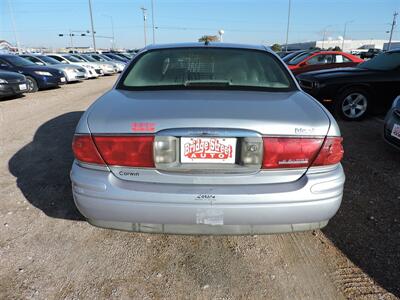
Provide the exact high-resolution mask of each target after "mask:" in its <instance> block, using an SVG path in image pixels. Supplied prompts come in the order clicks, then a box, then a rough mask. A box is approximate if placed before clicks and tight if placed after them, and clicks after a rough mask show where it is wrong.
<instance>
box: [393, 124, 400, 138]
mask: <svg viewBox="0 0 400 300" xmlns="http://www.w3.org/2000/svg"><path fill="white" fill-rule="evenodd" d="M392 136H394V137H395V138H398V139H399V140H400V125H399V124H394V126H393V129H392Z"/></svg>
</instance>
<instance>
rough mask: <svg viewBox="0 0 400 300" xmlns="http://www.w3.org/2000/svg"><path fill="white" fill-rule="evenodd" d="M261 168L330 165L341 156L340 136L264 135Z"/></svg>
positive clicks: (338, 160)
mask: <svg viewBox="0 0 400 300" xmlns="http://www.w3.org/2000/svg"><path fill="white" fill-rule="evenodd" d="M263 141H264V159H263V163H262V168H263V169H279V168H307V167H309V166H310V165H312V166H324V165H331V164H336V163H338V162H340V160H341V159H342V157H343V147H342V144H341V142H342V138H340V137H328V138H326V139H325V138H307V137H304V138H290V137H265V138H263Z"/></svg>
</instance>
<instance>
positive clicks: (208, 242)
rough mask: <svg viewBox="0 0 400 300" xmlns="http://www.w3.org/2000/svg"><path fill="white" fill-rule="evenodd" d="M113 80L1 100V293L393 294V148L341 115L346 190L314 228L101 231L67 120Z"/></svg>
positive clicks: (399, 273) (398, 276)
mask: <svg viewBox="0 0 400 300" xmlns="http://www.w3.org/2000/svg"><path fill="white" fill-rule="evenodd" d="M115 79H116V77H106V78H99V79H96V80H90V81H86V82H82V83H78V84H71V85H67V86H63V87H62V88H60V89H54V90H49V91H44V92H39V93H36V94H31V95H27V96H25V97H22V98H19V99H14V100H9V101H2V102H0V162H1V165H0V178H1V179H0V191H1V195H2V197H1V201H0V217H1V223H0V299H21V298H29V299H30V298H33V299H44V298H46V299H64V298H65V299H95V298H107V299H108V298H224V299H225V298H239V297H240V298H261V297H263V298H269V299H293V298H295V299H344V298H348V299H396V296H397V297H399V296H400V185H399V182H400V155H399V152H396V151H395V150H393V149H391V148H390V147H389V146H387V145H386V144H385V143H384V142H383V141H382V139H381V131H382V122H381V121H380V120H379V119H377V118H371V119H368V120H366V121H364V122H360V123H344V122H343V123H341V124H340V125H341V128H342V131H343V135H344V137H345V150H346V155H345V160H344V167H345V171H346V175H347V183H346V188H345V197H344V201H343V204H342V207H341V209H340V211H339V213H338V214H337V216H336V217H335V218H334V219H333V220H332V221H331V222H330V224H329V225H328V226H327V227H326V228H325V229H323V230H322V231H314V232H305V233H296V234H282V235H267V236H239V237H226V236H174V235H154V234H153V235H151V234H137V233H128V232H119V231H110V230H105V229H99V228H95V227H92V226H90V225H89V224H87V223H86V222H85V221H84V219H83V218H82V216H81V215H80V214H79V213H78V211H77V210H76V208H75V206H74V203H73V200H72V195H71V188H70V181H69V169H70V166H71V163H72V159H73V158H72V153H71V149H70V144H71V138H72V135H73V132H74V128H75V125H76V123H77V121H78V120H79V118H80V116H81V114H82V112H83V111H84V110H85V109H86V108H87V107H88V105H90V104H91V103H92V102H93V101H94V100H95V99H96V97H98V96H100V95H101V94H102V93H103V92H104V91H105V90H107V89H109V88H110V87H111V86H112V84H113V83H114V81H115Z"/></svg>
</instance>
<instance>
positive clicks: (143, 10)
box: [140, 7, 147, 47]
mask: <svg viewBox="0 0 400 300" xmlns="http://www.w3.org/2000/svg"><path fill="white" fill-rule="evenodd" d="M140 9H141V10H142V13H143V33H144V46H145V47H146V46H147V33H146V20H147V8H144V7H141V8H140Z"/></svg>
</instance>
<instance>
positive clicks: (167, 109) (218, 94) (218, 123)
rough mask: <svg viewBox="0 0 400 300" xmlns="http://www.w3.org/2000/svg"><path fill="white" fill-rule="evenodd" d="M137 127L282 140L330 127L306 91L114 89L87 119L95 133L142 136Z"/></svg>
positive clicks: (320, 132)
mask: <svg viewBox="0 0 400 300" xmlns="http://www.w3.org/2000/svg"><path fill="white" fill-rule="evenodd" d="M135 123H139V124H150V125H151V126H150V125H145V126H144V127H143V128H141V129H142V130H140V132H141V133H154V132H157V131H160V130H165V129H172V128H226V129H243V130H252V131H255V132H258V133H260V134H262V135H279V136H325V135H326V134H327V132H328V129H329V126H330V121H329V118H328V116H327V115H326V113H325V112H324V111H323V109H322V108H321V107H320V105H319V104H318V103H317V102H316V101H314V100H312V99H310V97H309V96H308V95H306V94H305V93H304V92H302V91H295V92H285V93H275V92H273V93H269V92H248V91H199V90H196V91H176V90H174V91H151V92H150V91H140V92H136V91H135V92H132V91H120V90H111V91H110V92H108V93H106V94H105V95H104V96H102V97H101V98H100V99H99V100H98V101H97V102H96V103H95V104H94V106H92V108H91V111H90V113H89V117H88V125H89V128H90V130H91V132H92V133H115V134H128V133H137V132H135V131H133V130H134V128H132V126H135ZM146 126H147V127H146ZM139 127H140V126H139Z"/></svg>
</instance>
